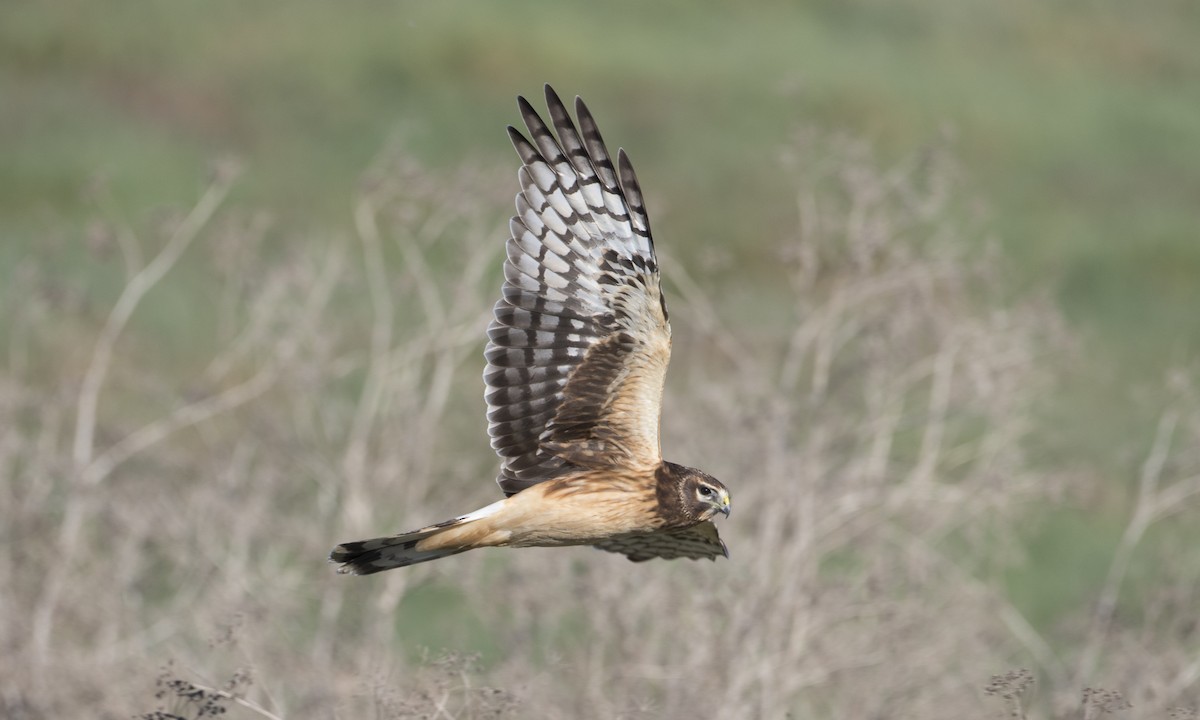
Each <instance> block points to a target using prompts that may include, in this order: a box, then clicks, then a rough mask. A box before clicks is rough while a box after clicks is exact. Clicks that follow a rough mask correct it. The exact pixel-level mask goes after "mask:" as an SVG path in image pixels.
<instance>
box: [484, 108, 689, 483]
mask: <svg viewBox="0 0 1200 720" xmlns="http://www.w3.org/2000/svg"><path fill="white" fill-rule="evenodd" d="M546 103H547V105H548V107H549V110H550V118H551V121H552V122H553V125H554V131H553V132H552V131H551V129H550V127H548V126H547V125H546V123H545V122H543V120H542V118H541V117H540V116H539V115H538V114H537V112H536V111H535V110H534V109H533V107H532V106H531V105H530V104H529V103H528V102H527V101H526V100H525V99H524V98H518V105H519V107H520V110H521V115H522V118H523V119H524V121H525V126H526V128H527V130H528V133H529V139H526V137H525V136H524V135H523V134H522V133H521V132H520V131H518V130H516V129H515V128H512V127H510V128H509V129H508V131H509V137H510V138H511V140H512V143H513V147H514V148H516V150H517V154H518V155H519V156H520V158H521V162H522V166H521V168H520V169H519V171H518V180H519V181H520V185H521V191H520V193H518V195H517V198H516V208H517V214H516V216H514V217H513V218H512V220H511V221H510V222H509V229H510V231H511V238H510V239H509V241H508V243H507V246H506V249H507V253H506V255H507V256H506V259H505V262H504V278H505V280H504V285H503V288H502V297H501V299H500V301H499V302H497V303H496V307H495V309H494V319H493V321H492V323H491V325H490V326H489V328H488V344H487V349H486V350H485V357H486V359H487V363H488V364H487V369H486V370H485V373H484V381H485V384H486V385H487V392H486V396H485V397H486V400H487V404H488V413H487V417H488V434H489V435H490V436H491V442H492V447H493V449H495V451H496V453H497V454H498V455H499V456H500V458H501V470H500V475H499V477H498V478H497V482H499V484H500V486H501V488H502V489H503V490H504V491H505V493H507V494H509V495H511V494H513V493H516V492H519V491H521V490H523V489H525V488H526V487H529V486H530V485H533V484H536V483H538V482H542V481H543V480H547V479H550V478H552V477H556V476H557V475H559V474H560V473H562V472H563V471H564V470H566V469H570V468H574V467H580V466H597V465H609V466H619V467H630V468H634V467H636V468H648V467H654V466H656V465H657V464H658V463H659V462H660V461H661V456H660V453H659V441H658V423H659V414H660V409H661V404H662V387H663V379H664V377H665V374H666V368H667V363H668V361H669V359H670V347H671V330H670V325H669V323H668V320H667V311H666V304H665V302H664V301H663V297H662V292H661V288H660V281H659V273H658V263H657V260H656V259H655V256H654V244H653V241H652V240H651V237H650V223H649V219H648V217H647V215H646V210H645V207H644V205H643V200H642V193H641V189H640V186H639V185H638V182H637V177H636V176H635V175H634V172H633V168H632V166H631V165H630V163H629V159H628V157H627V156H626V155H625V153H624V151H621V152H619V153H618V162H617V165H616V166H614V165H613V162H612V159H611V158H610V156H609V154H608V151H607V150H606V148H605V146H604V141H603V139H602V138H601V136H600V133H599V130H598V129H597V128H596V123H595V120H594V119H593V118H592V115H591V113H590V112H588V109H587V107H586V106H585V105H584V104H583V101H582V100H580V99H579V98H576V100H575V110H576V115H577V117H578V118H579V128H580V130H577V129H576V126H575V124H574V122H573V121H572V120H571V116H570V114H569V113H568V112H567V109H566V107H565V106H564V105H563V103H562V101H561V100H560V99H559V97H558V95H557V94H555V92H554V91H553V90H552V89H551V88H550V86H549V85H547V86H546Z"/></svg>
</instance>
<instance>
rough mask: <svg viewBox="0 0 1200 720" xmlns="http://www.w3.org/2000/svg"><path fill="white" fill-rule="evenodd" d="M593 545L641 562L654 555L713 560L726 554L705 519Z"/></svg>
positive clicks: (714, 526)
mask: <svg viewBox="0 0 1200 720" xmlns="http://www.w3.org/2000/svg"><path fill="white" fill-rule="evenodd" d="M594 547H596V548H598V549H600V550H607V551H608V552H615V553H621V554H622V555H625V556H626V557H628V558H629V559H630V560H632V561H634V562H645V561H646V560H653V559H654V558H663V559H664V560H673V559H675V558H681V557H685V558H691V559H692V560H701V559H703V558H708V559H709V560H716V559H717V557H718V556H720V557H729V550H728V549H727V548H726V547H725V542H724V541H722V540H721V536H720V535H719V534H718V533H717V526H716V525H714V524H713V523H712V522H710V521H707V520H706V521H704V522H702V523H699V524H697V525H691V526H689V527H685V528H677V529H673V530H659V531H658V532H652V533H630V534H628V535H618V536H616V537H613V538H609V539H608V540H605V541H604V542H602V543H598V544H596V545H595V546H594Z"/></svg>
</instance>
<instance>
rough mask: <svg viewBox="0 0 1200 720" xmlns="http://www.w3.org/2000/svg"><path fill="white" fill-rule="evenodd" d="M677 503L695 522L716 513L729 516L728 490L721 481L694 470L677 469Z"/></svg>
mask: <svg viewBox="0 0 1200 720" xmlns="http://www.w3.org/2000/svg"><path fill="white" fill-rule="evenodd" d="M679 469H680V470H681V471H682V472H680V473H679V485H678V487H679V502H680V505H681V506H682V508H683V511H684V513H685V514H687V515H688V516H689V517H691V518H694V519H695V520H697V521H703V520H711V519H712V518H713V517H714V516H715V515H716V514H717V513H724V514H725V516H726V517H728V516H729V490H727V489H725V486H724V485H722V484H721V481H720V480H718V479H716V478H715V477H713V476H712V475H709V474H708V473H704V472H701V471H699V470H696V469H694V468H679Z"/></svg>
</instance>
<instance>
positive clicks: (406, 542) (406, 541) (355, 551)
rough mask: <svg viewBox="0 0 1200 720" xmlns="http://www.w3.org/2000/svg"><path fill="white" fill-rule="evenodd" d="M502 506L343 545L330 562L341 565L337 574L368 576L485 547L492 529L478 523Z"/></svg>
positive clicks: (498, 505)
mask: <svg viewBox="0 0 1200 720" xmlns="http://www.w3.org/2000/svg"><path fill="white" fill-rule="evenodd" d="M503 504H504V501H503V500H501V501H500V502H496V503H492V504H491V505H488V506H487V507H484V508H481V509H479V510H476V511H475V512H473V513H468V514H466V515H461V516H459V517H456V518H454V519H453V520H447V521H445V522H440V523H438V524H436V525H430V526H429V527H423V528H421V529H420V530H413V531H412V532H406V533H400V534H399V535H392V536H390V537H381V538H373V539H371V540H359V541H357V542H348V543H342V544H341V545H338V546H337V547H335V548H334V549H333V552H331V553H329V561H330V562H335V563H340V564H341V567H339V568H338V569H337V571H338V572H339V573H342V574H350V575H371V574H373V573H377V572H382V571H384V570H391V569H392V568H399V567H408V566H409V565H416V564H417V563H423V562H429V561H430V560H437V559H438V558H444V557H449V556H451V555H457V554H458V553H461V552H466V551H467V550H472V549H474V548H477V547H485V546H487V545H491V544H494V543H491V542H488V538H489V536H491V535H492V528H491V527H490V526H488V525H487V524H485V523H479V522H478V521H480V520H483V519H484V518H486V517H488V516H490V515H492V514H494V513H495V512H496V511H497V510H499V509H500V507H501V506H502V505H503Z"/></svg>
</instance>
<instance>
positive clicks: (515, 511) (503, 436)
mask: <svg viewBox="0 0 1200 720" xmlns="http://www.w3.org/2000/svg"><path fill="white" fill-rule="evenodd" d="M517 102H518V105H519V107H520V110H521V116H522V117H523V118H524V120H525V127H527V128H528V129H529V135H530V137H532V138H533V142H530V141H529V140H527V139H526V138H525V136H524V135H522V134H521V133H520V131H518V130H516V129H515V128H513V127H509V128H508V134H509V137H510V138H511V139H512V144H513V146H514V147H515V148H516V150H517V154H518V155H520V157H521V162H522V167H521V168H520V170H519V171H518V173H517V177H518V178H519V180H520V183H521V192H520V193H518V194H517V215H516V217H514V218H513V219H512V220H511V221H510V223H509V229H510V230H511V232H512V238H511V239H510V240H509V241H508V244H507V250H508V258H507V260H506V261H505V263H504V285H503V288H502V292H503V297H502V298H501V299H500V301H499V302H497V303H496V307H495V310H494V314H495V319H494V320H492V323H491V325H490V326H489V327H488V344H487V349H486V352H485V357H486V358H487V363H488V364H487V369H486V371H485V372H484V381H485V383H486V385H487V394H486V398H487V404H488V413H487V418H488V434H489V435H490V436H491V439H492V448H493V449H495V451H496V453H497V454H499V456H500V460H501V466H500V474H499V477H497V478H496V481H497V482H498V483H499V484H500V488H501V489H502V490H503V491H504V494H505V495H506V498H505V499H504V500H500V501H499V502H496V503H492V504H491V505H488V506H487V507H485V508H482V509H480V510H476V511H475V512H473V513H468V514H466V515H462V516H460V517H456V518H454V519H453V520H447V521H445V522H441V523H438V524H436V525H430V526H429V527H425V528H421V529H420V530H415V531H413V532H407V533H401V534H399V535H393V536H391V537H385V538H377V539H374V540H364V541H361V542H349V543H345V544H342V545H339V546H338V547H337V548H335V549H334V550H333V553H332V554H331V555H330V556H329V557H330V560H332V561H333V562H336V563H341V567H339V568H338V572H343V573H355V574H359V575H367V574H369V573H375V572H379V571H381V570H389V569H391V568H396V567H405V566H407V565H413V564H415V563H420V562H425V561H427V560H436V559H437V558H442V557H446V556H448V555H454V554H457V553H460V552H465V551H467V550H473V549H475V548H480V547H494V546H510V547H531V546H559V545H593V546H595V547H597V548H600V549H601V550H608V551H610V552H618V553H624V554H625V555H627V556H628V557H629V559H630V560H633V561H635V562H640V561H643V560H649V559H651V558H656V557H660V558H677V557H688V558H711V559H716V557H717V556H718V555H724V556H726V557H728V555H729V553H728V552H727V551H726V549H725V544H724V543H723V542H721V538H720V537H719V536H718V534H717V528H716V526H715V525H713V523H712V522H711V519H712V518H713V517H714V516H715V515H716V514H717V513H724V514H725V515H729V492H728V491H727V490H726V489H725V486H724V485H722V484H721V483H720V482H719V481H718V480H717V479H716V478H713V477H711V476H709V475H706V474H705V473H703V472H700V471H699V470H694V469H692V468H689V467H684V466H682V465H676V464H674V463H669V462H664V461H663V459H662V454H661V451H660V449H659V438H658V427H659V414H660V410H661V408H662V393H663V379H664V377H665V375H666V372H667V362H668V360H669V359H670V355H671V326H670V324H669V323H668V322H667V305H666V302H665V300H664V299H663V295H662V290H661V288H660V286H659V273H658V263H657V261H656V260H655V257H654V243H653V241H652V240H651V239H650V221H649V219H648V218H647V216H646V208H645V206H644V205H643V204H642V190H641V188H640V187H639V186H638V181H637V177H636V176H635V175H634V174H633V167H632V166H631V165H630V164H629V158H628V157H627V156H626V155H625V151H624V150H618V151H617V168H615V169H614V167H613V162H612V159H611V158H610V157H609V155H608V151H607V150H606V149H605V147H604V141H603V140H602V139H601V137H600V132H599V131H598V130H597V129H596V121H595V120H593V119H592V114H591V113H590V112H588V109H587V106H586V105H584V104H583V101H582V100H580V99H579V98H576V99H575V114H576V115H577V116H578V118H579V129H578V130H576V127H575V123H574V122H572V120H571V116H570V114H569V113H568V112H567V109H566V107H565V106H564V105H563V102H562V101H561V100H560V99H559V97H558V95H557V94H555V92H554V90H553V89H551V88H550V86H549V85H547V86H546V103H547V105H548V106H549V108H550V118H551V120H552V121H553V123H554V130H555V131H556V133H557V138H556V137H555V133H551V131H550V129H549V128H548V127H547V126H546V123H544V122H543V121H542V118H541V117H539V116H538V114H537V112H536V111H535V110H534V109H533V107H532V106H531V105H530V104H529V103H528V102H527V101H526V100H525V98H523V97H521V98H517Z"/></svg>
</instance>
